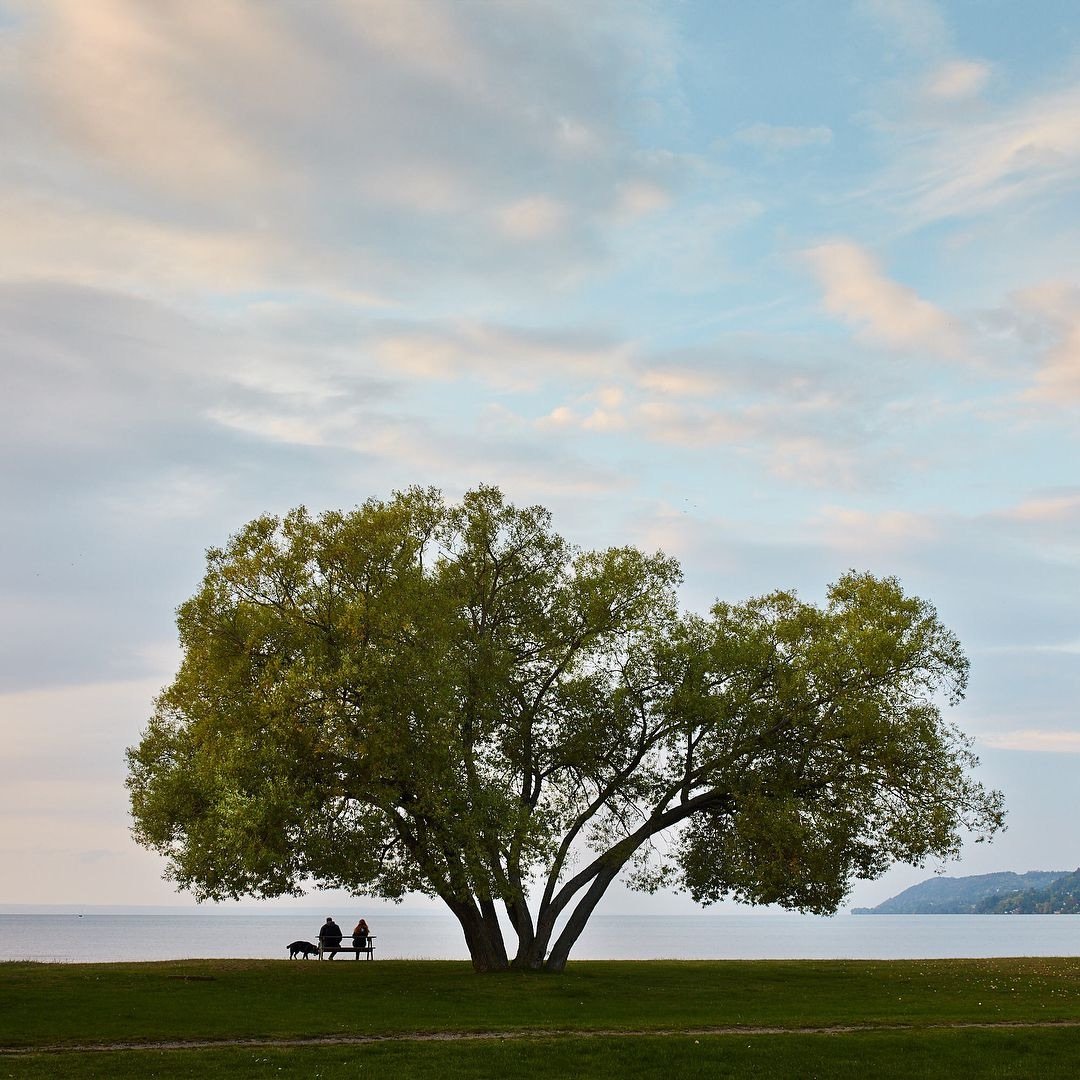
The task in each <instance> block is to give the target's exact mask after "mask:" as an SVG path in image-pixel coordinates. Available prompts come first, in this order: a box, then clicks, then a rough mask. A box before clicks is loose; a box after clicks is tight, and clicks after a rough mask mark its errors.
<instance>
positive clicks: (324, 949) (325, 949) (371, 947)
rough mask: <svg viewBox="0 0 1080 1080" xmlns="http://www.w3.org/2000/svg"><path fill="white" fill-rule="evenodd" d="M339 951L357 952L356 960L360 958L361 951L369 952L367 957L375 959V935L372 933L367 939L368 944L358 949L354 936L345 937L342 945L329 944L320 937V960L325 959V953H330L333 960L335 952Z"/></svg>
mask: <svg viewBox="0 0 1080 1080" xmlns="http://www.w3.org/2000/svg"><path fill="white" fill-rule="evenodd" d="M346 942H348V944H347V945H346V944H345V943H346ZM339 952H351V953H355V954H356V955H355V956H354V957H353V959H354V960H359V959H360V954H361V953H367V958H368V959H369V960H374V959H375V935H374V934H372V935H371V936H370V937H369V938H368V939H367V944H366V945H365V946H364V947H363V948H362V949H358V948H357V947H356V946H355V945H354V944H353V943H352V938H343V939H342V941H341V944H340V945H327V944H326V943H325V942H324V941H323V939H322V938H319V959H320V960H322V959H323V954H324V953H325V954H327V955H329V957H330V959H331V960H333V958H334V956H335V954H337V953H339Z"/></svg>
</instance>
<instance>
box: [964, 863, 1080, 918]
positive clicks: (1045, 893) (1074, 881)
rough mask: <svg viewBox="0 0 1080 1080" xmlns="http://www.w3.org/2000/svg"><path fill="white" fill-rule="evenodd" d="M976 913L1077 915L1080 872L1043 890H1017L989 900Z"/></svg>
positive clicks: (1073, 873)
mask: <svg viewBox="0 0 1080 1080" xmlns="http://www.w3.org/2000/svg"><path fill="white" fill-rule="evenodd" d="M979 909H980V910H981V911H984V912H986V913H987V914H990V915H1080V870H1074V871H1073V872H1072V873H1071V874H1066V875H1065V876H1064V877H1059V878H1058V879H1057V880H1056V881H1051V882H1050V883H1049V884H1048V885H1045V886H1043V887H1042V888H1028V889H1020V890H1017V891H1016V892H1011V893H1008V894H1006V895H1005V896H1002V897H994V896H988V897H987V898H986V899H985V900H983V901H982V902H981V903H980V905H979Z"/></svg>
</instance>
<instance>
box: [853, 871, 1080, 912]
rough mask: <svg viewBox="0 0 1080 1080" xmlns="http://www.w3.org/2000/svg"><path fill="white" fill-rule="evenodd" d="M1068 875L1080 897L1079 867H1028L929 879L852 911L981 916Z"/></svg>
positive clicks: (1019, 901)
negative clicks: (1073, 869) (1023, 870)
mask: <svg viewBox="0 0 1080 1080" xmlns="http://www.w3.org/2000/svg"><path fill="white" fill-rule="evenodd" d="M1065 877H1069V878H1076V879H1077V880H1076V883H1075V887H1076V888H1077V896H1078V897H1080V870H1078V871H1077V872H1076V873H1075V874H1072V873H1070V872H1069V871H1068V870H1029V871H1028V872H1027V873H1026V874H1014V873H1013V872H1012V871H1006V872H1004V873H1000V874H975V875H974V876H972V877H958V878H953V877H932V878H928V879H927V880H926V881H920V882H919V884H918V885H912V886H911V888H910V889H905V890H904V891H903V892H902V893H899V894H898V895H897V896H893V897H890V898H889V899H888V900H886V901H884V902H883V903H880V904H878V906H877V907H872V908H852V911H853V912H854V914H856V915H980V914H986V913H987V912H991V911H996V910H997V904H998V902H999V901H1003V900H1005V899H1006V898H1008V899H1009V900H1010V901H1014V902H1016V903H1018V904H1023V903H1026V901H1021V900H1017V899H1016V898H1017V897H1019V896H1026V895H1027V894H1028V893H1029V892H1032V893H1034V892H1037V891H1038V892H1041V891H1042V890H1046V889H1048V887H1049V886H1051V885H1053V884H1054V882H1056V881H1059V880H1061V879H1062V878H1065ZM1018 910H1019V909H1018ZM1024 910H1027V909H1026V908H1024ZM1078 910H1080V909H1078Z"/></svg>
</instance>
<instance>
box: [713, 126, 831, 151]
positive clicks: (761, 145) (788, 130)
mask: <svg viewBox="0 0 1080 1080" xmlns="http://www.w3.org/2000/svg"><path fill="white" fill-rule="evenodd" d="M733 137H734V139H735V140H736V141H737V142H741V143H746V145H748V146H754V147H757V148H758V149H760V150H767V151H773V152H776V153H782V152H784V151H786V150H801V149H804V148H805V147H807V146H828V145H829V144H830V143H831V142H832V140H833V133H832V129H831V128H828V127H825V126H824V125H818V126H816V127H784V126H781V125H776V124H749V125H747V126H746V127H742V128H739V130H738V131H736V132H735V135H734V136H733Z"/></svg>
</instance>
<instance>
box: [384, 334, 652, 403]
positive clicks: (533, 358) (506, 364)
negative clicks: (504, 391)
mask: <svg viewBox="0 0 1080 1080" xmlns="http://www.w3.org/2000/svg"><path fill="white" fill-rule="evenodd" d="M369 348H370V350H371V352H372V354H373V355H374V356H375V357H376V359H377V360H378V362H379V363H380V365H382V367H383V369H384V370H386V371H387V372H388V373H392V374H394V375H407V376H410V377H412V378H419V379H439V380H453V379H460V378H462V377H463V376H474V377H479V378H482V379H485V380H486V381H488V382H489V383H491V384H492V385H494V386H500V387H504V388H513V389H528V388H535V387H538V386H543V385H545V384H546V383H550V382H552V381H555V380H564V379H567V378H570V379H576V380H587V381H589V382H595V381H596V380H598V379H601V380H602V379H605V378H607V377H609V376H611V375H612V374H614V373H618V372H619V371H620V370H621V369H622V368H623V367H624V366H625V365H626V363H627V361H628V359H629V357H630V356H631V355H632V353H633V346H632V345H630V344H628V343H622V342H614V341H604V340H602V339H589V338H588V337H585V336H578V337H575V336H574V335H572V334H558V333H534V332H529V331H527V330H518V329H512V328H508V327H500V326H494V325H490V324H485V323H478V322H459V323H455V324H452V325H430V326H416V327H401V328H400V329H396V330H386V331H383V332H380V333H378V334H376V335H375V336H374V338H373V339H372V341H371V342H370V345H369Z"/></svg>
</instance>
